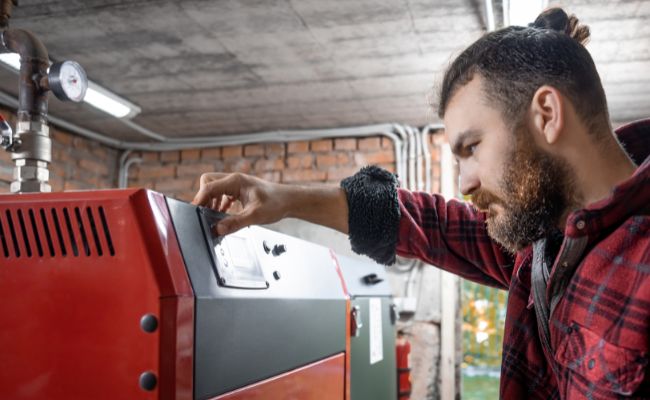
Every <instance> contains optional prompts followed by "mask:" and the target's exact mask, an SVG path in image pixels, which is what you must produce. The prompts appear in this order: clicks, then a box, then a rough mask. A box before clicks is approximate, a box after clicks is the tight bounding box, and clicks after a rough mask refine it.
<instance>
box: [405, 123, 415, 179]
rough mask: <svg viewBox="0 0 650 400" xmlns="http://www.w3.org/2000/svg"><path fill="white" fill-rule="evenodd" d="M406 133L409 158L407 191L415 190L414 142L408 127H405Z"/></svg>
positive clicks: (411, 131)
mask: <svg viewBox="0 0 650 400" xmlns="http://www.w3.org/2000/svg"><path fill="white" fill-rule="evenodd" d="M406 133H407V134H408V146H409V157H408V162H409V165H408V172H407V175H408V182H409V183H408V189H409V190H415V141H414V140H413V138H414V136H415V135H413V130H412V129H411V128H410V127H406Z"/></svg>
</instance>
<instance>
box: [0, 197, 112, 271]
mask: <svg viewBox="0 0 650 400" xmlns="http://www.w3.org/2000/svg"><path fill="white" fill-rule="evenodd" d="M84 213H85V216H84ZM102 239H103V240H102ZM102 242H103V243H102ZM0 246H1V249H0V251H1V253H0V254H2V255H4V257H5V258H10V257H16V258H20V257H33V256H38V257H44V256H45V255H49V256H50V257H56V256H57V255H60V256H63V257H66V256H74V257H79V256H86V257H90V256H91V255H93V253H94V255H96V256H99V257H101V256H104V255H109V254H110V255H111V256H114V255H115V248H114V247H113V239H112V237H111V231H110V229H109V228H108V222H107V220H106V214H105V213H104V208H103V207H98V208H97V209H93V208H91V207H86V208H79V207H74V208H68V207H62V208H60V209H57V208H29V209H27V210H24V209H18V210H5V212H4V213H0ZM107 253H108V254H107Z"/></svg>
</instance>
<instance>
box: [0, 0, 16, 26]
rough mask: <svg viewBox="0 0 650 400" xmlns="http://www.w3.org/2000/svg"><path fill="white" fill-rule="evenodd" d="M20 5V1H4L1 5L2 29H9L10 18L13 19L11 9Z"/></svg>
mask: <svg viewBox="0 0 650 400" xmlns="http://www.w3.org/2000/svg"><path fill="white" fill-rule="evenodd" d="M17 5H18V0H3V1H2V4H1V5H0V29H7V27H8V26H9V18H11V9H12V8H13V6H17Z"/></svg>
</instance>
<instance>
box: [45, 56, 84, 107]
mask: <svg viewBox="0 0 650 400" xmlns="http://www.w3.org/2000/svg"><path fill="white" fill-rule="evenodd" d="M48 79H49V83H50V89H51V90H52V92H53V93H54V95H55V96H56V97H57V98H58V99H60V100H63V101H74V102H76V103H78V102H81V101H82V100H83V99H84V96H85V95H86V90H87V89H88V78H87V77H86V71H84V69H83V67H81V65H79V64H78V63H76V62H74V61H63V62H57V63H54V64H52V66H51V67H50V72H49V74H48Z"/></svg>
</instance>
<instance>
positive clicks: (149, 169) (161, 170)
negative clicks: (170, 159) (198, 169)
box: [138, 164, 176, 180]
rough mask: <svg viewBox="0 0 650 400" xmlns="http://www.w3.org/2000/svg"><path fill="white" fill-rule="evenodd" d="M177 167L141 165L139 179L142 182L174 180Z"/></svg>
mask: <svg viewBox="0 0 650 400" xmlns="http://www.w3.org/2000/svg"><path fill="white" fill-rule="evenodd" d="M175 170H176V167H175V166H174V165H165V166H161V165H151V164H140V173H139V174H138V178H139V179H141V180H148V179H151V180H156V179H171V178H174V177H175V176H176V175H175Z"/></svg>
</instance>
